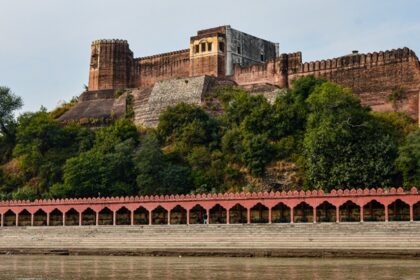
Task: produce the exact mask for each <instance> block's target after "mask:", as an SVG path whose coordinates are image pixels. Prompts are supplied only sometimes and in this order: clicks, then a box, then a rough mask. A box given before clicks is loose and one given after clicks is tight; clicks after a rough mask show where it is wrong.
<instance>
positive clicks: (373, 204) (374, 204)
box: [363, 200, 385, 222]
mask: <svg viewBox="0 0 420 280" xmlns="http://www.w3.org/2000/svg"><path fill="white" fill-rule="evenodd" d="M363 221H365V222H384V221H385V206H384V205H383V204H381V203H379V202H378V201H377V200H371V201H370V202H369V203H367V204H365V206H363Z"/></svg>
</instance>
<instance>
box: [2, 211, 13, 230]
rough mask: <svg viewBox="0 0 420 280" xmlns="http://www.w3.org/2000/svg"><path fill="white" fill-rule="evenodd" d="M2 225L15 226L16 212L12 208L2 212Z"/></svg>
mask: <svg viewBox="0 0 420 280" xmlns="http://www.w3.org/2000/svg"><path fill="white" fill-rule="evenodd" d="M3 226H5V227H14V226H16V214H15V212H13V211H12V210H10V209H9V210H7V212H6V213H4V214H3Z"/></svg>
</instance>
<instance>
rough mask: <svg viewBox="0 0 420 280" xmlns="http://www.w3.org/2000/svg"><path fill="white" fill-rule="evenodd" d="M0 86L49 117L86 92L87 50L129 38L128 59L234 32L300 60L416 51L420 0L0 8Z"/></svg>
mask: <svg viewBox="0 0 420 280" xmlns="http://www.w3.org/2000/svg"><path fill="white" fill-rule="evenodd" d="M0 4H2V17H0V34H1V36H2V37H1V38H2V40H1V43H0V85H2V86H8V87H10V88H11V89H12V90H13V91H14V92H15V93H16V94H17V95H19V96H22V98H23V100H24V103H25V105H24V108H23V111H35V110H38V109H39V108H40V106H41V105H44V106H45V107H47V108H48V109H53V108H54V107H55V106H56V105H57V104H58V103H59V102H60V101H61V100H70V99H71V97H72V96H76V95H79V94H80V93H81V92H82V91H83V85H84V84H87V81H88V70H89V57H90V44H91V42H92V41H94V40H96V39H102V38H104V39H112V38H118V39H125V40H128V42H129V44H130V48H131V50H132V51H133V52H134V55H135V57H141V56H147V55H152V54H157V53H162V52H168V51H173V50H178V49H185V48H188V43H189V37H190V36H192V35H194V34H195V33H196V31H197V30H200V29H204V28H210V27H214V26H220V25H231V26H232V27H233V28H235V29H238V30H241V31H244V32H246V33H249V34H252V35H255V36H258V37H261V38H264V39H267V40H270V41H273V42H278V43H280V52H296V51H301V52H302V55H303V60H304V61H312V60H321V59H327V58H333V57H338V56H342V55H345V54H348V53H350V52H351V51H352V50H359V51H360V52H372V51H381V50H382V51H384V50H390V49H396V48H402V47H409V48H410V49H412V50H414V51H415V52H416V53H420V36H419V34H420V18H419V16H418V11H419V10H420V0H413V1H404V5H402V4H401V2H399V3H397V2H396V1H392V0H383V1H376V0H375V1H369V2H367V1H361V0H355V1H332V0H321V1H310V0H309V1H308V0H298V1H293V3H290V1H279V0H277V1H274V0H266V1H259V2H256V1H250V0H244V1H230V2H227V1H220V0H215V1H211V2H208V3H207V2H199V1H191V0H179V1H170V0H162V1H154V2H146V1H130V0H121V1H118V2H117V1H110V0H101V1H100V0H90V1H82V0H74V1H54V0H43V1H35V0H21V1H16V2H11V1H6V0H0Z"/></svg>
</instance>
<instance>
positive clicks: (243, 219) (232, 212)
mask: <svg viewBox="0 0 420 280" xmlns="http://www.w3.org/2000/svg"><path fill="white" fill-rule="evenodd" d="M229 223H231V224H246V223H247V210H246V208H245V207H243V206H242V205H241V204H240V203H237V204H235V205H234V206H233V207H232V208H230V209H229Z"/></svg>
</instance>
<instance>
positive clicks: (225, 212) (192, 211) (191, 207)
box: [0, 188, 420, 227]
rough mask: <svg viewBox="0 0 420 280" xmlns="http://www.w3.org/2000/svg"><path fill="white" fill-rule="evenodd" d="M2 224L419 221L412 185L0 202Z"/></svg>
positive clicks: (417, 200)
mask: <svg viewBox="0 0 420 280" xmlns="http://www.w3.org/2000/svg"><path fill="white" fill-rule="evenodd" d="M0 215H1V226H2V227H3V226H34V225H37V226H49V225H54V226H59V225H61V226H68V225H79V226H80V225H137V224H142V225H145V224H149V225H152V224H172V223H173V224H200V223H201V224H203V223H210V224H212V223H214V224H223V223H225V224H229V223H294V222H296V223H302V222H304V223H308V222H310V223H312V222H313V223H316V222H337V223H338V222H342V221H343V222H349V221H350V222H364V221H382V222H388V221H411V222H413V221H419V220H420V194H419V192H418V190H417V189H416V188H412V189H411V190H410V191H409V192H406V191H404V190H403V189H402V188H398V189H396V188H391V189H381V188H379V189H351V190H333V191H331V192H330V193H324V192H323V191H321V190H313V191H290V192H264V193H261V192H260V193H224V194H197V195H194V194H191V195H188V194H187V195H164V196H163V195H161V196H135V197H134V196H131V197H110V198H83V199H58V200H54V199H53V200H36V201H33V202H30V201H3V202H1V203H0Z"/></svg>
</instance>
